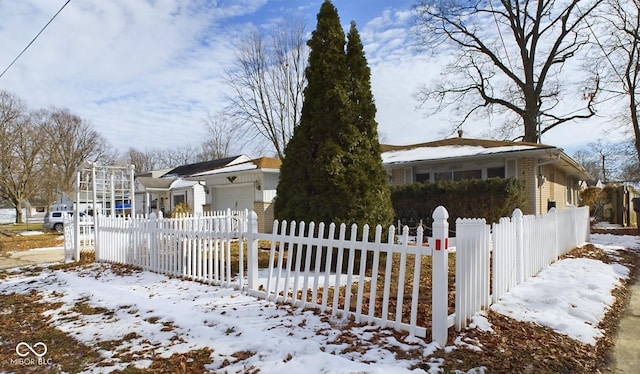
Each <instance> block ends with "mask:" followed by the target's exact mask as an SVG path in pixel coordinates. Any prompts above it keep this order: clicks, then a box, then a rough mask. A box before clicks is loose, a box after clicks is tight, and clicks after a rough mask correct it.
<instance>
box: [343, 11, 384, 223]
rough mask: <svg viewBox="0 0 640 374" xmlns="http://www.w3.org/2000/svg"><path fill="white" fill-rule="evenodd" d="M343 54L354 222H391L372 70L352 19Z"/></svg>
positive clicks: (349, 176)
mask: <svg viewBox="0 0 640 374" xmlns="http://www.w3.org/2000/svg"><path fill="white" fill-rule="evenodd" d="M346 57H347V68H348V69H349V77H350V80H349V83H350V87H349V94H350V98H351V104H352V111H353V114H352V115H353V125H354V126H355V131H356V143H355V144H354V145H353V148H352V149H350V150H349V154H350V155H351V156H352V157H353V159H354V167H353V168H351V170H350V172H349V175H348V178H349V183H350V185H351V187H352V189H353V195H352V198H353V201H352V203H351V205H352V210H353V214H354V216H355V217H358V219H356V222H358V223H359V224H364V223H370V224H371V223H380V224H385V225H387V224H391V221H392V220H393V207H392V205H391V193H390V191H389V185H388V181H387V173H386V172H385V170H384V168H383V166H382V159H381V158H380V143H379V141H378V123H377V122H376V106H375V103H374V99H373V94H372V93H371V70H370V69H369V65H368V64H367V59H366V57H365V55H364V49H363V46H362V41H361V40H360V34H359V33H358V29H357V28H356V24H355V22H354V21H351V27H350V29H349V34H348V35H347V53H346Z"/></svg>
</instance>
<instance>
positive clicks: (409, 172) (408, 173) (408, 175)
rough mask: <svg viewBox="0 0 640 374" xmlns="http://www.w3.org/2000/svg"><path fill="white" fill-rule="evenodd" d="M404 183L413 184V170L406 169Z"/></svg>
mask: <svg viewBox="0 0 640 374" xmlns="http://www.w3.org/2000/svg"><path fill="white" fill-rule="evenodd" d="M404 183H405V184H409V183H413V168H404Z"/></svg>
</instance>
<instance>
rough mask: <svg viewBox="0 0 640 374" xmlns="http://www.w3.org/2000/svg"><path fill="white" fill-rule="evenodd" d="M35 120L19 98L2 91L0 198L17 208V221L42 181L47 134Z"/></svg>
mask: <svg viewBox="0 0 640 374" xmlns="http://www.w3.org/2000/svg"><path fill="white" fill-rule="evenodd" d="M32 119H33V118H32V117H31V115H30V114H29V113H28V112H27V110H26V107H25V105H24V104H23V103H22V101H21V100H20V99H19V98H17V97H15V96H13V95H12V94H9V93H7V92H5V91H0V198H2V199H3V200H5V201H7V202H8V203H9V204H11V206H12V207H13V208H14V209H15V211H16V223H18V222H22V218H23V217H22V207H23V204H24V202H25V201H27V200H28V199H30V198H31V197H33V196H34V195H35V193H36V191H37V189H38V187H39V186H40V183H41V181H42V179H41V178H40V177H39V176H40V175H41V173H42V165H43V162H42V161H43V153H42V150H43V147H44V146H45V143H46V137H45V136H43V133H42V131H41V128H40V127H39V126H38V125H37V124H36V123H34V121H33V120H32Z"/></svg>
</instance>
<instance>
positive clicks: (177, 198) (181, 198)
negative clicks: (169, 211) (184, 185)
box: [173, 195, 185, 206]
mask: <svg viewBox="0 0 640 374" xmlns="http://www.w3.org/2000/svg"><path fill="white" fill-rule="evenodd" d="M184 202H185V201H184V195H174V196H173V206H176V205H178V204H184Z"/></svg>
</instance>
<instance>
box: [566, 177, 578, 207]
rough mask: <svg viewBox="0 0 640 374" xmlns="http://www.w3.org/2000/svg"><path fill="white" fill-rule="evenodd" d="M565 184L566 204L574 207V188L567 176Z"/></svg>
mask: <svg viewBox="0 0 640 374" xmlns="http://www.w3.org/2000/svg"><path fill="white" fill-rule="evenodd" d="M566 184H567V204H574V205H575V203H576V202H575V199H574V196H575V187H574V185H573V178H571V177H570V176H567V179H566Z"/></svg>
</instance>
